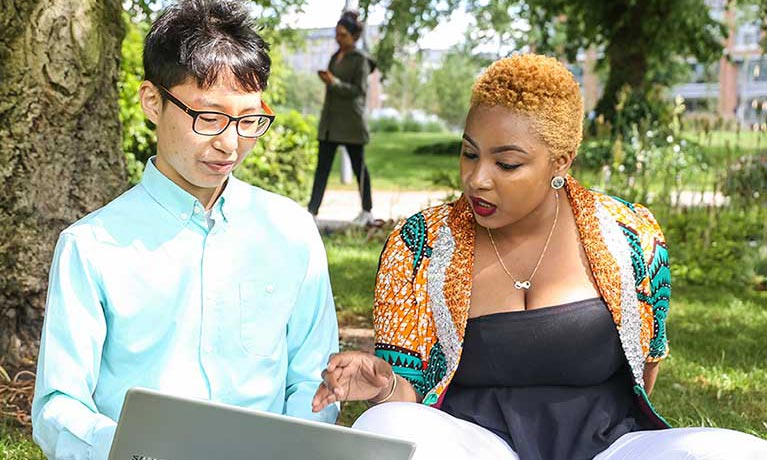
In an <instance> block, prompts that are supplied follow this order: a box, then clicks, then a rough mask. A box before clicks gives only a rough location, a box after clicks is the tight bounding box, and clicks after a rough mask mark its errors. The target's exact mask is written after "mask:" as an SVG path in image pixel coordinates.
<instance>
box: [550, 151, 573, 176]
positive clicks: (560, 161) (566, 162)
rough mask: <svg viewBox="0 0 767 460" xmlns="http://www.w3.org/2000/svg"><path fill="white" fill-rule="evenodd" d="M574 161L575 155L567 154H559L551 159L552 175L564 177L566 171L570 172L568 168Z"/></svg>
mask: <svg viewBox="0 0 767 460" xmlns="http://www.w3.org/2000/svg"><path fill="white" fill-rule="evenodd" d="M574 159H575V155H569V154H567V153H559V154H556V155H555V156H554V158H552V161H551V163H552V167H553V169H554V175H556V176H563V177H564V176H565V175H566V174H567V171H569V170H570V167H571V166H572V165H573V160H574Z"/></svg>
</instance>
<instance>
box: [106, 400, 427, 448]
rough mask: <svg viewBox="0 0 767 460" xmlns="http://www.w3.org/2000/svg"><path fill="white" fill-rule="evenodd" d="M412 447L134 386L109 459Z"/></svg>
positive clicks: (341, 429)
mask: <svg viewBox="0 0 767 460" xmlns="http://www.w3.org/2000/svg"><path fill="white" fill-rule="evenodd" d="M414 451H415V445H414V444H412V443H410V442H407V441H402V440H398V439H393V438H389V437H386V436H380V435H376V434H373V433H367V432H364V431H358V430H352V429H350V428H346V427H342V426H337V425H331V424H328V423H321V422H314V421H308V420H303V419H298V418H294V417H288V416H284V415H278V414H272V413H269V412H262V411H256V410H251V409H244V408H241V407H236V406H230V405H226V404H220V403H214V402H210V401H204V400H198V399H188V398H182V397H178V396H171V395H167V394H163V393H160V392H157V391H153V390H147V389H143V388H131V389H130V390H128V392H127V394H126V396H125V403H124V404H123V408H122V412H121V413H120V420H119V421H118V424H117V432H116V434H115V438H114V442H113V443H112V449H111V451H110V452H109V460H260V459H264V460H302V459H313V460H409V459H410V458H411V457H412V455H413V452H414Z"/></svg>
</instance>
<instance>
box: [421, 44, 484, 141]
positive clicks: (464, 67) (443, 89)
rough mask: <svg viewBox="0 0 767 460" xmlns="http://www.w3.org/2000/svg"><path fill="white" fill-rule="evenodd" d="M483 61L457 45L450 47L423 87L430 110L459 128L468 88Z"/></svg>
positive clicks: (461, 124) (469, 94)
mask: <svg viewBox="0 0 767 460" xmlns="http://www.w3.org/2000/svg"><path fill="white" fill-rule="evenodd" d="M481 68H482V63H481V62H480V61H478V60H477V58H475V57H472V56H471V55H470V54H468V53H467V52H466V50H462V49H460V48H455V49H452V50H450V51H449V52H448V53H447V54H446V55H445V57H444V58H443V60H442V65H441V66H440V67H438V68H437V69H434V70H433V71H432V72H431V73H430V75H429V80H428V84H427V86H426V91H427V94H429V95H430V96H431V107H430V108H431V110H430V111H431V112H433V113H435V114H437V116H439V117H440V118H441V119H443V120H445V121H446V122H447V124H448V125H450V126H451V127H454V128H458V127H462V126H463V123H464V121H466V113H467V112H468V110H469V103H470V101H471V87H472V85H473V84H474V80H475V79H476V78H477V75H478V74H479V72H480V70H481Z"/></svg>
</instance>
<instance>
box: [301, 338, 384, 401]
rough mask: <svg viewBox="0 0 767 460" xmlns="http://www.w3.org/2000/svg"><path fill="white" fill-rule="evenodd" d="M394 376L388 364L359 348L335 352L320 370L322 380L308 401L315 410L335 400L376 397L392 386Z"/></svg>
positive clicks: (374, 398) (381, 397)
mask: <svg viewBox="0 0 767 460" xmlns="http://www.w3.org/2000/svg"><path fill="white" fill-rule="evenodd" d="M394 378H396V376H395V375H394V371H393V370H392V368H391V366H390V365H389V363H387V362H386V361H384V360H383V359H381V358H377V357H376V356H373V355H371V354H370V353H363V352H360V351H346V352H343V353H336V354H334V355H332V356H331V357H330V359H329V360H328V367H327V368H326V369H325V370H324V371H322V383H321V384H320V386H319V388H317V392H316V393H315V394H314V399H313V400H312V411H314V412H319V411H320V410H322V409H323V408H324V407H325V406H327V405H328V404H333V403H334V402H336V401H359V400H380V399H383V398H385V397H386V395H387V394H389V392H390V391H391V389H392V385H393V383H394V381H393V379H394Z"/></svg>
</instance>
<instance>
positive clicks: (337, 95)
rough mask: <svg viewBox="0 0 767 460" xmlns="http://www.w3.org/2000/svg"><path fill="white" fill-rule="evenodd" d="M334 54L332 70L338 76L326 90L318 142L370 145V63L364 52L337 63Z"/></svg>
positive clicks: (350, 55) (355, 51) (358, 52)
mask: <svg viewBox="0 0 767 460" xmlns="http://www.w3.org/2000/svg"><path fill="white" fill-rule="evenodd" d="M336 55H338V52H336V53H335V54H333V56H332V57H331V58H330V63H329V64H328V70H329V71H330V73H332V74H333V75H334V76H335V80H334V82H333V83H332V84H330V85H327V86H326V89H325V103H324V104H323V105H322V115H321V116H320V126H319V129H318V132H317V138H318V139H319V140H321V141H331V142H338V143H347V144H367V143H368V140H369V138H370V135H369V134H368V126H367V121H366V115H365V102H366V100H367V92H368V74H370V62H369V61H368V57H367V56H366V55H365V54H364V53H363V52H362V51H360V50H358V49H355V50H354V51H351V52H349V53H348V54H346V55H345V56H344V57H343V59H341V62H336Z"/></svg>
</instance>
